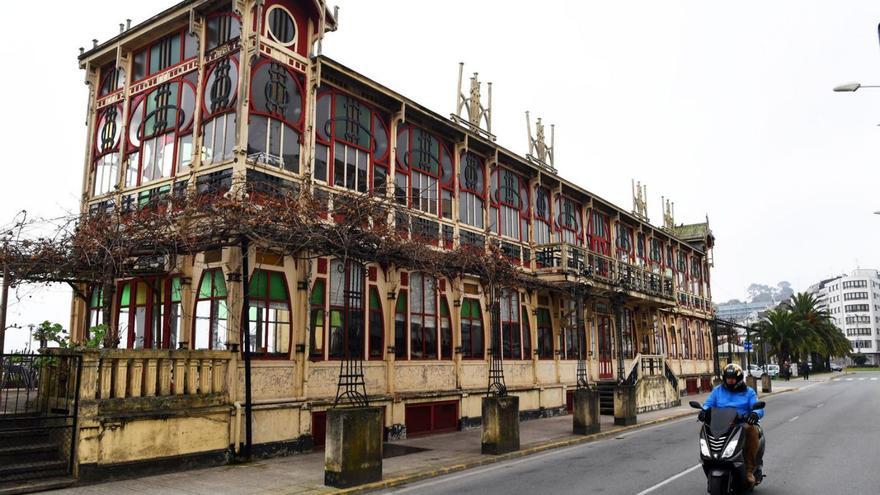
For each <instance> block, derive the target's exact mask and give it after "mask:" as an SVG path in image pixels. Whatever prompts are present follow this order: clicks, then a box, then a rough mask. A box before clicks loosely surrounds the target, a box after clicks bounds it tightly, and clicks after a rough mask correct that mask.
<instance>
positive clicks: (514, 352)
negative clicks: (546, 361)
mask: <svg viewBox="0 0 880 495" xmlns="http://www.w3.org/2000/svg"><path fill="white" fill-rule="evenodd" d="M500 304H501V343H500V345H501V350H502V357H503V358H504V359H527V357H525V356H524V352H523V350H524V349H528V350H529V352H531V347H532V346H531V338H530V335H528V322H526V323H525V324H523V323H522V318H521V316H522V314H521V313H522V310H521V309H520V306H519V293H518V292H516V291H512V290H505V291H502V294H501V298H500ZM524 330H525V333H524Z"/></svg>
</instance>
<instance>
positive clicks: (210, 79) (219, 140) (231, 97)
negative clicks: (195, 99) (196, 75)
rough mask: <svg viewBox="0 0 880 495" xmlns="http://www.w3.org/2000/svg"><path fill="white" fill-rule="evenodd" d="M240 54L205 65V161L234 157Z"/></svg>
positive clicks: (203, 144)
mask: <svg viewBox="0 0 880 495" xmlns="http://www.w3.org/2000/svg"><path fill="white" fill-rule="evenodd" d="M221 19H230V17H221ZM237 54H238V52H236V53H235V54H228V55H224V56H223V57H221V58H220V59H218V60H217V61H216V62H214V63H212V64H211V65H209V66H208V67H207V68H206V69H205V73H206V74H207V76H206V77H205V86H204V88H203V89H202V92H203V98H202V165H206V166H207V165H212V164H214V163H220V162H223V161H228V160H232V149H233V147H235V124H236V121H237V114H236V111H235V103H236V100H237V99H238V74H239V71H238V57H237Z"/></svg>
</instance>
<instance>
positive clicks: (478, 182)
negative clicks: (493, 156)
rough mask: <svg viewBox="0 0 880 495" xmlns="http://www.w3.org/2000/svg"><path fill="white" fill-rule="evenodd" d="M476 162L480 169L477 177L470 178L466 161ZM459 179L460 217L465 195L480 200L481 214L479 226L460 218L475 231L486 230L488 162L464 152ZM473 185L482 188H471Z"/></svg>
mask: <svg viewBox="0 0 880 495" xmlns="http://www.w3.org/2000/svg"><path fill="white" fill-rule="evenodd" d="M470 160H475V163H474V165H475V166H476V167H477V168H478V171H477V177H475V178H470V177H467V176H466V174H467V169H468V167H467V165H466V164H465V162H466V161H470ZM459 167H460V170H459V177H458V189H459V193H460V196H459V217H461V208H462V205H461V203H462V202H463V198H464V195H465V194H471V195H473V196H475V197H476V199H479V200H480V206H481V207H480V212H479V217H477V218H479V225H472V224H470V223H467V222H465V221H464V220H463V219H461V218H460V220H461V223H462V224H464V225H466V226H468V227H473V228H475V229H483V228H485V211H486V196H487V194H488V193H487V189H488V185H489V177H488V172H487V170H486V160H485V159H484V158H483V157H481V156H480V155H477V154H476V153H473V152H471V151H462V152H461V156H460V159H459ZM471 185H475V186H482V187H480V188H479V189H478V188H477V187H471Z"/></svg>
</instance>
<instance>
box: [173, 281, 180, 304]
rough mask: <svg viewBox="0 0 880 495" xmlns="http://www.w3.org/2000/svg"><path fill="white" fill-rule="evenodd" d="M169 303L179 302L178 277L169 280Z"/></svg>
mask: <svg viewBox="0 0 880 495" xmlns="http://www.w3.org/2000/svg"><path fill="white" fill-rule="evenodd" d="M171 302H180V277H174V278H172V279H171Z"/></svg>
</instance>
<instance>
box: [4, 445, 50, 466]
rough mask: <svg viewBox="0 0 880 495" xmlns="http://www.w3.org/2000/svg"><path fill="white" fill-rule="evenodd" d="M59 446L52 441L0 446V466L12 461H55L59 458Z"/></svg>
mask: <svg viewBox="0 0 880 495" xmlns="http://www.w3.org/2000/svg"><path fill="white" fill-rule="evenodd" d="M61 454H62V449H61V446H60V445H58V444H56V443H52V442H41V443H31V444H28V445H12V446H7V445H4V446H3V447H0V466H3V465H6V464H12V463H13V462H38V461H55V460H59V459H60V458H61Z"/></svg>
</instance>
